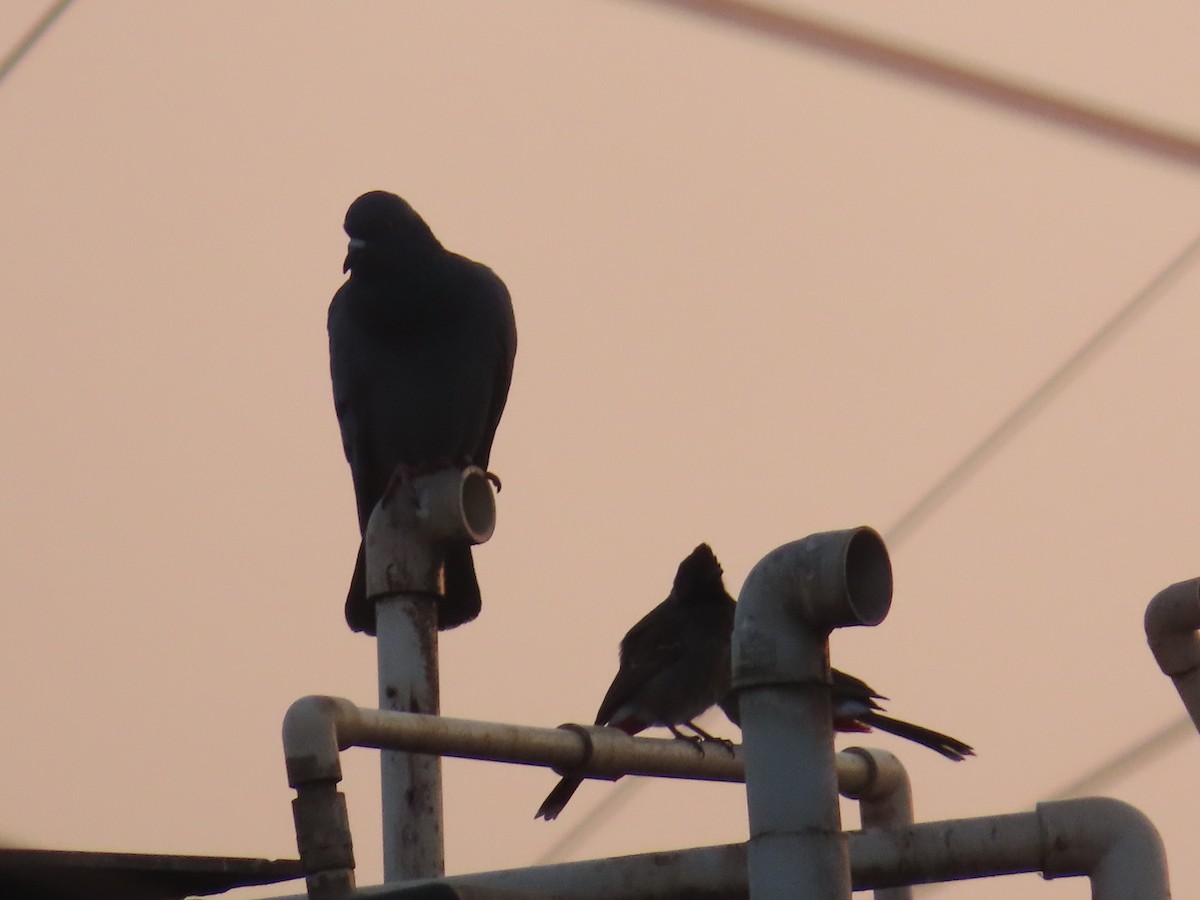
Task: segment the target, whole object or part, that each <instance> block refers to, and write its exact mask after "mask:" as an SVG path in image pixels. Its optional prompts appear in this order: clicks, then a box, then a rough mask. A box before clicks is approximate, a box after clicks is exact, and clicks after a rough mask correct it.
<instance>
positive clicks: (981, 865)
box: [289, 798, 1170, 900]
mask: <svg viewBox="0 0 1200 900" xmlns="http://www.w3.org/2000/svg"><path fill="white" fill-rule="evenodd" d="M846 838H847V841H848V844H849V849H850V860H851V866H852V869H853V887H854V890H859V891H861V890H879V889H880V888H887V887H892V886H895V885H900V884H924V883H930V882H939V881H954V880H961V879H967V878H984V877H991V876H997V875H1015V874H1020V873H1026V872H1041V873H1042V874H1043V876H1044V877H1046V878H1048V879H1050V878H1063V877H1070V876H1086V877H1088V878H1089V879H1090V880H1091V887H1092V900H1169V898H1170V887H1169V884H1168V881H1167V865H1166V859H1165V857H1164V855H1163V851H1162V842H1161V840H1160V839H1159V837H1158V833H1157V832H1156V831H1155V829H1154V826H1153V825H1152V824H1151V823H1150V821H1149V820H1148V819H1146V817H1145V816H1143V815H1142V814H1141V813H1140V812H1138V811H1137V810H1136V809H1134V808H1133V807H1131V806H1129V805H1127V804H1125V803H1122V802H1120V801H1118V800H1110V799H1106V798H1084V799H1079V800H1062V801H1056V802H1052V803H1042V804H1039V805H1038V807H1037V809H1036V810H1035V811H1034V812H1025V813H1014V814H1010V815H1001V816H985V817H981V818H976V819H954V820H950V821H944V822H926V823H921V824H918V825H909V826H904V827H897V828H890V829H884V828H876V829H869V830H865V831H854V832H850V833H848V834H847V835H846ZM432 883H434V882H409V883H406V884H403V885H396V884H393V885H382V886H379V887H366V888H362V889H360V890H359V891H358V892H357V894H356V896H361V897H371V898H377V900H384V898H396V900H400V898H401V897H402V896H403V894H402V892H403V891H404V890H410V889H411V888H413V887H416V886H417V885H418V884H432ZM437 883H443V884H446V885H449V886H452V887H454V888H468V889H469V888H476V889H481V890H484V891H487V890H491V891H511V892H514V893H519V892H529V893H531V894H539V895H548V896H555V897H564V898H585V897H606V898H610V900H668V898H673V897H678V896H680V895H686V896H692V897H713V898H716V897H721V898H742V897H748V896H750V894H751V891H750V888H749V883H748V878H747V845H746V844H727V845H722V846H717V847H697V848H693V849H689V850H676V851H670V852H662V853H643V854H639V855H636V856H624V857H616V858H613V859H599V860H588V861H586V862H577V863H561V864H558V865H552V866H535V867H531V868H525V869H505V870H501V871H496V872H479V873H474V874H470V875H456V876H454V877H451V878H445V879H441V880H440V882H437ZM792 889H793V893H794V894H795V895H797V896H805V897H807V896H812V894H811V891H810V890H809V889H808V885H807V884H806V883H804V882H800V881H793V883H792ZM289 900H293V898H289ZM294 900H299V898H294Z"/></svg>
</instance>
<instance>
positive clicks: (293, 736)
mask: <svg viewBox="0 0 1200 900" xmlns="http://www.w3.org/2000/svg"><path fill="white" fill-rule="evenodd" d="M358 719H359V711H358V707H357V706H356V705H354V704H353V703H351V702H350V701H349V700H344V699H342V698H341V697H301V698H300V699H299V700H297V701H296V702H295V703H293V704H292V705H291V707H289V708H288V711H287V714H286V715H285V716H284V717H283V755H284V761H285V763H286V764H287V775H288V784H289V785H291V786H292V787H294V788H300V787H303V786H304V785H309V784H314V783H317V782H331V783H337V782H339V781H341V780H342V764H341V758H340V757H341V751H342V750H344V749H346V748H347V747H349V746H351V744H352V743H353V741H354V732H355V727H354V726H355V724H356V723H357V722H358Z"/></svg>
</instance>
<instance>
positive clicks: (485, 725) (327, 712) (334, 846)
mask: <svg viewBox="0 0 1200 900" xmlns="http://www.w3.org/2000/svg"><path fill="white" fill-rule="evenodd" d="M283 745H284V757H285V761H286V763H287V773H288V783H289V784H290V785H291V786H292V787H293V788H295V789H296V795H297V796H296V799H295V800H294V801H293V808H294V809H295V810H297V811H298V812H297V813H296V831H297V841H296V842H297V846H298V847H299V848H300V858H301V860H302V861H303V863H304V868H305V871H306V872H307V873H308V886H309V896H310V897H311V898H313V900H318V898H328V900H332V898H341V897H346V896H349V895H350V893H352V892H353V891H354V888H355V880H354V853H353V840H352V837H351V832H350V822H349V816H348V813H347V810H346V802H345V797H344V795H343V794H342V793H341V792H339V791H338V790H337V783H338V782H339V781H340V780H341V778H342V768H341V751H343V750H345V749H348V748H350V747H373V748H376V749H380V750H393V751H401V752H404V753H405V754H409V755H416V754H436V755H439V756H453V757H459V758H466V759H483V760H490V761H493V762H507V763H516V764H522V765H537V766H546V767H548V768H552V769H555V770H556V771H558V772H560V773H562V772H567V771H570V772H577V773H579V774H583V775H587V776H589V777H593V778H603V779H608V780H615V779H617V778H620V777H622V776H623V775H654V776H659V777H665V778H694V779H700V780H708V781H727V782H739V781H743V780H744V777H745V768H744V764H743V760H742V748H740V747H726V746H725V745H724V744H719V743H715V742H705V743H701V744H691V743H689V742H685V741H679V740H675V739H663V738H645V737H631V736H630V735H628V734H626V733H625V732H623V731H621V730H620V729H617V728H606V727H603V726H575V725H572V726H570V727H563V728H536V727H533V726H528V725H507V724H499V723H491V722H478V721H473V720H469V719H454V718H448V717H445V716H433V715H423V714H419V713H404V712H391V711H386V710H376V709H364V708H360V707H358V706H356V705H355V704H354V703H352V702H351V701H349V700H345V699H342V698H338V697H317V696H313V697H304V698H302V699H300V700H297V701H296V702H295V703H293V704H292V706H291V708H290V709H289V710H288V712H287V715H286V716H285V717H284V722H283ZM836 772H837V782H838V785H839V786H840V789H841V790H842V792H843V793H845V794H846V795H847V796H848V797H851V798H854V799H860V801H861V802H862V803H863V804H864V809H866V808H867V806H868V805H869V804H871V803H877V804H881V808H885V807H886V808H888V809H892V808H895V809H898V810H900V812H899V813H898V814H889V818H888V821H892V822H897V823H901V822H903V821H904V820H905V818H907V820H908V821H910V822H911V819H912V805H911V795H910V794H909V791H908V776H907V774H906V773H905V772H904V769H903V767H902V766H901V764H900V761H899V760H898V759H896V757H894V756H893V755H892V754H890V753H886V752H884V751H881V750H864V749H862V748H851V749H849V750H846V751H843V752H842V753H839V754H838V755H837V757H836ZM897 793H898V794H899V800H889V799H888V798H889V797H890V796H891V795H892V794H897ZM300 810H303V811H304V815H301V813H300V812H299V811H300ZM869 815H870V814H869V813H864V818H867V817H869ZM418 877H419V876H418Z"/></svg>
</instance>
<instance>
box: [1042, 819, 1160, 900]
mask: <svg viewBox="0 0 1200 900" xmlns="http://www.w3.org/2000/svg"><path fill="white" fill-rule="evenodd" d="M1037 816H1038V820H1039V822H1040V823H1041V829H1042V835H1043V839H1042V846H1043V849H1044V853H1045V859H1044V860H1043V863H1042V874H1043V877H1045V878H1046V879H1051V878H1064V877H1069V876H1073V875H1087V876H1089V877H1090V878H1091V881H1092V897H1093V898H1094V900H1117V898H1122V897H1135V898H1138V900H1168V898H1169V897H1170V887H1169V885H1168V882H1167V861H1166V854H1165V852H1164V851H1163V845H1162V839H1161V838H1160V837H1159V834H1158V830H1157V829H1156V828H1155V827H1154V824H1153V823H1152V822H1151V821H1150V820H1149V819H1148V818H1147V817H1146V816H1145V814H1144V813H1142V812H1141V811H1140V810H1138V809H1136V808H1135V807H1133V806H1130V805H1129V804H1128V803H1124V802H1122V801H1120V800H1113V799H1111V798H1108V797H1085V798H1080V799H1076V800H1059V801H1052V802H1046V803H1039V804H1038V805H1037Z"/></svg>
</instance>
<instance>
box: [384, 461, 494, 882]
mask: <svg viewBox="0 0 1200 900" xmlns="http://www.w3.org/2000/svg"><path fill="white" fill-rule="evenodd" d="M495 524H496V505H495V497H494V496H493V494H492V489H491V485H490V483H489V482H488V480H487V476H486V474H485V473H484V472H483V471H481V470H479V469H476V468H473V467H471V468H467V469H465V470H459V469H443V470H441V471H438V472H434V473H432V474H430V475H425V476H421V477H419V478H415V479H413V480H411V481H400V480H397V483H395V484H393V485H392V486H391V489H390V490H389V492H388V494H387V495H386V496H385V497H384V498H383V499H381V500H380V502H379V503H378V504H377V505H376V507H375V510H374V511H373V512H372V513H371V518H370V521H368V523H367V529H366V533H365V534H364V535H363V546H364V550H365V553H366V564H367V596H368V597H369V598H371V599H372V600H373V601H374V603H375V616H376V626H375V630H376V655H377V657H378V661H379V707H380V709H385V710H398V711H401V712H414V713H423V714H425V715H437V714H438V713H439V711H440V708H441V704H440V701H439V699H438V658H437V602H438V598H439V597H440V596H441V594H442V562H443V550H442V548H443V547H444V545H445V542H446V541H448V540H457V541H469V542H471V543H476V544H477V543H481V542H483V541H486V540H487V539H488V538H489V537H491V534H492V529H493V528H494V527H495ZM380 775H381V788H382V795H383V796H382V806H383V872H384V879H385V880H386V881H404V880H408V879H413V878H436V877H438V876H440V875H442V874H443V873H444V872H445V854H444V851H443V837H442V835H443V825H442V762H441V758H440V757H438V756H434V755H428V754H412V753H399V752H395V751H383V753H382V754H381V756H380Z"/></svg>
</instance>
